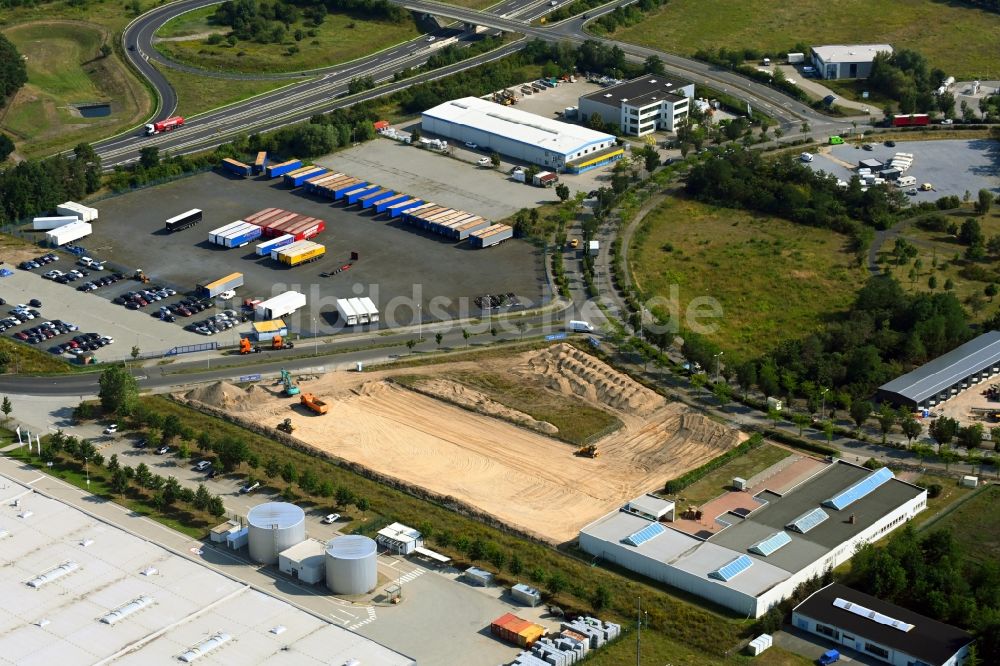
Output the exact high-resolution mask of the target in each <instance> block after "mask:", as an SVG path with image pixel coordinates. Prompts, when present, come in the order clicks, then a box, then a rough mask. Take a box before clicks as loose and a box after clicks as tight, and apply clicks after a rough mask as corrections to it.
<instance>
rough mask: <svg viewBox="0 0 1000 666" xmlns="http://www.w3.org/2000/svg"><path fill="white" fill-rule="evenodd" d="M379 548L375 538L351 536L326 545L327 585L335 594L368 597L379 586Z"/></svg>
mask: <svg viewBox="0 0 1000 666" xmlns="http://www.w3.org/2000/svg"><path fill="white" fill-rule="evenodd" d="M377 564H378V546H377V545H376V544H375V541H374V540H373V539H369V538H368V537H366V536H362V535H360V534H347V535H344V536H339V537H336V538H335V539H331V540H330V541H329V542H327V544H326V586H327V587H328V588H330V591H331V592H333V593H334V594H365V593H367V592H371V591H372V590H374V589H375V585H377V584H378V566H377Z"/></svg>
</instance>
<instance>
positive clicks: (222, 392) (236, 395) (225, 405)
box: [184, 382, 263, 409]
mask: <svg viewBox="0 0 1000 666" xmlns="http://www.w3.org/2000/svg"><path fill="white" fill-rule="evenodd" d="M253 388H257V387H253ZM261 391H263V389H261ZM254 393H257V392H256V391H255V392H254ZM184 397H185V398H187V399H188V400H194V401H195V402H201V403H204V404H206V405H209V406H211V407H217V408H219V409H243V408H247V409H250V408H252V407H253V401H252V400H251V399H250V398H251V396H250V395H249V394H248V392H247V391H244V390H243V389H241V388H240V387H238V386H233V385H232V384H229V383H227V382H215V383H214V384H209V385H207V386H199V387H198V388H196V389H194V390H192V391H188V392H187V393H185V394H184Z"/></svg>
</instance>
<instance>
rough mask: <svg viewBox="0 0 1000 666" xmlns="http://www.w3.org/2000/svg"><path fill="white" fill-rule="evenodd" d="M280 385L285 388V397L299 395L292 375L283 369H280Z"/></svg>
mask: <svg viewBox="0 0 1000 666" xmlns="http://www.w3.org/2000/svg"><path fill="white" fill-rule="evenodd" d="M281 384H282V385H283V386H284V387H285V389H284V390H285V395H288V396H292V395H298V394H299V387H298V386H296V385H295V382H293V381H292V375H291V374H289V372H288V370H285V369H284V368H282V369H281Z"/></svg>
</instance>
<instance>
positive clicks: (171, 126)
mask: <svg viewBox="0 0 1000 666" xmlns="http://www.w3.org/2000/svg"><path fill="white" fill-rule="evenodd" d="M183 124H184V119H183V118H181V117H180V116H171V117H170V118H167V119H166V120H161V121H159V122H155V123H150V124H148V125H146V136H152V135H154V134H159V133H160V132H169V131H171V130H175V129H177V128H178V127H180V126H182V125H183Z"/></svg>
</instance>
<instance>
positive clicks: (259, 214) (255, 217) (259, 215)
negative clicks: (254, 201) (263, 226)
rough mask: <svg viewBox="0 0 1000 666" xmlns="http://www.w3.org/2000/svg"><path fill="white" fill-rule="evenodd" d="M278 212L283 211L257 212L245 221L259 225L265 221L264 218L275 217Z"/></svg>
mask: <svg viewBox="0 0 1000 666" xmlns="http://www.w3.org/2000/svg"><path fill="white" fill-rule="evenodd" d="M278 210H281V209H280V208H265V209H263V210H259V211H257V212H256V213H253V214H251V215H247V216H246V217H245V218H243V219H244V220H246V221H247V222H253V223H254V224H258V223H259V221H260V220H261V219H263V218H264V217H266V216H268V215H273V214H274V212H275V211H278Z"/></svg>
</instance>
